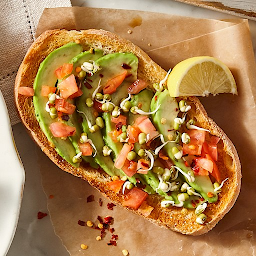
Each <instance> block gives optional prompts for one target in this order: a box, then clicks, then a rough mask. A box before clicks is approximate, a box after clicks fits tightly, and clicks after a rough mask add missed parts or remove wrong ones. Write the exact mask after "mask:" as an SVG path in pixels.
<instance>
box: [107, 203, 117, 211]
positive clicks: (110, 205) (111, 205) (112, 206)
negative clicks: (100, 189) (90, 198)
mask: <svg viewBox="0 0 256 256" xmlns="http://www.w3.org/2000/svg"><path fill="white" fill-rule="evenodd" d="M114 206H116V205H115V204H113V203H108V204H107V207H108V209H109V210H113V208H114Z"/></svg>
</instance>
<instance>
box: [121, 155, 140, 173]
mask: <svg viewBox="0 0 256 256" xmlns="http://www.w3.org/2000/svg"><path fill="white" fill-rule="evenodd" d="M122 170H123V171H124V173H125V174H126V175H127V176H128V177H132V176H133V175H134V174H135V173H136V172H137V163H136V162H134V161H129V160H128V159H126V160H125V162H124V166H123V167H122Z"/></svg>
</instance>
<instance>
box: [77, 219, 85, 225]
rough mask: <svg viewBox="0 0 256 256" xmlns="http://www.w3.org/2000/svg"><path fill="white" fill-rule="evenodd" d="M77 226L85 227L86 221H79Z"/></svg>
mask: <svg viewBox="0 0 256 256" xmlns="http://www.w3.org/2000/svg"><path fill="white" fill-rule="evenodd" d="M77 224H78V225H80V226H85V221H83V220H79V221H78V222H77Z"/></svg>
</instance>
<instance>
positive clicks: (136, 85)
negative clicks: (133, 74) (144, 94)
mask: <svg viewBox="0 0 256 256" xmlns="http://www.w3.org/2000/svg"><path fill="white" fill-rule="evenodd" d="M147 86H148V84H147V83H146V82H145V81H144V80H142V79H137V80H136V81H135V82H133V84H132V85H130V86H129V87H128V93H130V94H138V93H139V92H140V91H142V90H143V89H145V88H146V87H147Z"/></svg>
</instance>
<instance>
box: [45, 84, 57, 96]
mask: <svg viewBox="0 0 256 256" xmlns="http://www.w3.org/2000/svg"><path fill="white" fill-rule="evenodd" d="M55 92H56V87H52V86H48V85H43V86H42V89H41V96H43V97H48V95H49V94H50V93H55Z"/></svg>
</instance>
